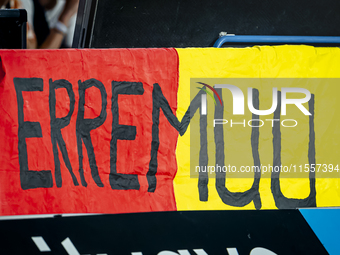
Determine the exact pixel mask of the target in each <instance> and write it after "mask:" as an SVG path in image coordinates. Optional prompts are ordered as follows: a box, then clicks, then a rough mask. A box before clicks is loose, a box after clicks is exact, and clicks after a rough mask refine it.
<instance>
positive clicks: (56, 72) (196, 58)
mask: <svg viewBox="0 0 340 255" xmlns="http://www.w3.org/2000/svg"><path fill="white" fill-rule="evenodd" d="M0 57H1V63H0V98H1V101H0V104H1V106H0V115H1V118H0V152H1V153H0V155H1V156H0V214H2V215H13V214H37V213H38V214H43V213H128V212H147V211H174V210H231V209H277V208H279V209H286V208H297V207H332V206H339V205H340V191H339V189H338V187H339V185H340V179H339V176H340V174H339V171H338V170H339V166H338V165H339V164H340V162H339V160H338V155H339V149H338V146H337V144H338V143H339V141H340V134H339V132H338V130H339V127H340V118H339V114H338V112H337V110H336V109H338V108H339V107H340V105H339V102H338V100H337V95H338V94H339V92H340V91H339V86H336V84H337V78H340V77H339V76H340V75H339V72H338V70H339V68H340V50H339V49H338V48H314V47H310V46H276V47H267V46H263V47H252V48H244V49H233V48H230V49H212V48H206V49H200V48H197V49H195V48H188V49H109V50H94V49H91V50H42V51H40V50H39V51H30V50H2V51H0ZM250 78H251V79H257V80H260V81H261V82H262V83H261V84H262V85H261V84H260V85H254V84H253V85H252V84H250V85H249V86H248V85H247V84H245V85H244V86H243V85H237V84H236V83H235V84H236V85H237V86H239V90H240V91H241V92H242V93H243V94H244V97H245V103H244V106H245V111H244V118H242V121H243V119H245V120H244V121H246V122H247V123H248V121H249V120H250V119H252V116H253V117H254V116H255V117H256V116H257V115H256V114H255V115H254V114H253V115H252V114H251V112H250V110H249V109H248V106H247V88H248V87H251V88H253V89H254V91H255V90H256V91H258V94H259V96H258V97H259V100H258V101H259V102H260V106H259V108H257V107H255V106H254V107H255V108H254V109H255V111H256V109H257V110H264V109H269V108H271V105H272V102H273V100H274V99H273V98H275V97H276V95H279V96H277V98H279V99H278V100H279V102H276V103H277V104H275V105H274V103H273V105H274V106H275V107H274V108H275V109H276V110H275V112H274V110H273V112H271V113H270V114H267V115H265V116H260V117H258V119H257V121H260V120H263V121H264V122H265V121H266V119H275V118H276V117H277V116H279V117H278V118H279V119H280V122H279V123H282V121H284V119H283V116H282V110H281V115H280V112H278V111H279V110H278V109H282V104H284V103H285V102H286V101H284V100H285V99H286V98H284V97H282V94H283V92H284V91H285V88H290V89H291V88H295V87H298V88H301V89H304V90H303V91H308V93H310V96H311V97H310V98H311V99H310V100H308V102H304V103H301V107H300V108H299V107H296V105H294V104H292V103H290V104H291V105H288V106H287V119H288V118H289V119H293V120H295V121H297V122H298V123H299V124H298V125H297V126H296V127H294V129H292V128H291V129H289V128H285V125H286V126H287V125H289V124H288V123H292V122H288V121H286V122H283V126H282V124H281V125H279V126H280V127H278V126H277V123H276V122H275V121H274V120H273V121H272V122H266V125H265V126H263V127H258V128H257V127H256V126H255V124H251V125H250V126H249V125H248V124H247V125H248V126H247V127H245V128H244V130H243V129H240V128H234V129H230V127H227V126H226V125H223V126H222V125H220V126H217V127H216V128H215V127H213V128H212V129H211V132H212V133H211V132H210V131H209V130H210V129H209V125H210V126H211V124H212V123H213V121H214V123H215V122H216V119H218V118H214V114H217V113H218V111H220V110H221V109H222V112H224V113H223V114H224V115H223V117H222V120H223V123H224V122H225V121H224V119H226V120H227V119H228V123H230V118H231V117H230V116H234V115H232V110H231V109H232V106H233V105H232V102H233V101H232V100H229V99H230V98H231V97H230V95H231V94H230V93H229V92H227V90H222V89H218V88H217V87H216V84H215V83H211V84H210V85H209V84H208V83H209V82H210V81H212V80H209V79H222V80H223V79H250ZM267 78H270V79H288V78H289V79H298V80H299V79H309V80H308V82H310V79H314V80H313V81H314V83H313V84H312V85H311V83H308V82H307V83H306V84H304V85H301V84H300V83H299V84H298V85H296V84H295V83H294V82H291V83H290V84H287V85H285V84H282V85H280V86H279V85H277V83H275V82H274V83H273V84H272V85H270V86H267V85H266V84H265V82H264V80H261V79H267ZM315 79H318V80H317V82H316V83H315V81H316V80H315ZM223 81H224V80H223ZM303 81H305V80H303ZM330 81H331V82H330ZM199 83H202V84H203V85H202V84H199ZM330 83H331V85H329V84H330ZM235 84H234V85H233V86H236V85H235ZM325 84H326V85H325ZM327 84H328V85H327ZM300 85H301V86H300ZM209 86H211V88H212V89H213V90H214V91H215V92H216V93H215V92H212V90H211V91H210V89H208V87H209ZM196 87H199V89H197V88H196ZM192 88H194V90H192ZM214 88H215V89H214ZM275 88H276V89H277V93H279V94H272V90H273V89H275ZM192 91H194V92H192ZM287 91H288V92H287V98H288V97H289V95H290V94H289V93H290V92H291V91H290V90H289V89H288V90H287ZM289 91H290V92H289ZM193 93H194V95H193ZM195 93H197V95H198V96H197V95H196V94H195ZM209 93H210V94H211V95H212V97H210V94H209ZM218 93H220V94H218ZM228 93H229V94H228ZM254 93H255V92H254ZM254 93H253V95H255V94H256V93H257V92H256V93H255V94H254ZM306 93H307V92H306ZM308 93H307V94H308ZM307 94H306V98H307ZM202 95H203V96H204V97H201V96H202ZM218 95H220V96H218ZM272 95H273V96H272ZM284 95H286V94H284ZM292 95H293V98H295V96H300V99H299V100H303V98H302V99H301V95H302V93H300V94H298V93H295V94H294V93H293V94H292ZM192 96H194V98H196V99H195V100H196V101H193V98H192ZM196 96H197V97H196ZM229 97H230V98H229ZM202 98H207V102H208V103H207V120H208V124H207V127H208V129H207V130H208V131H207V143H206V144H207V147H208V152H207V155H208V156H209V159H207V160H208V161H207V163H208V164H211V165H214V166H216V162H215V161H214V157H212V156H211V155H212V154H213V153H215V149H211V148H212V147H210V146H215V144H218V143H219V142H218V141H217V140H216V139H215V138H214V132H215V131H216V130H217V128H221V129H220V130H223V131H221V132H222V133H224V136H225V139H224V142H225V145H224V146H223V148H224V152H225V153H223V155H224V154H225V155H226V156H225V161H224V163H225V164H227V163H228V162H229V164H232V165H233V164H235V167H236V165H244V166H249V167H251V166H253V165H256V164H257V163H259V166H261V173H260V175H256V174H251V175H250V177H249V176H248V177H247V178H232V177H228V176H229V175H228V174H226V175H225V174H224V173H222V174H220V175H218V174H217V173H216V174H215V173H210V174H211V176H210V175H204V176H208V177H207V178H206V179H204V178H203V177H202V176H201V177H195V176H193V175H192V173H191V167H193V165H194V163H195V162H196V161H195V160H194V157H193V156H192V155H191V153H192V152H193V149H194V147H193V146H192V144H195V143H196V142H197V144H199V141H203V140H202V137H199V136H198V137H197V139H196V138H195V136H194V132H195V131H196V130H195V129H193V128H194V123H195V121H196V122H197V121H198V122H199V121H200V120H203V119H204V117H202V116H203V115H202V113H200V112H199V111H200V110H201V109H202V107H203V104H202V102H204V100H202ZM219 99H220V100H219ZM253 99H254V98H253ZM282 99H283V101H282ZM280 100H281V101H280ZM214 101H215V102H214ZM255 101H256V100H255ZM255 101H254V100H253V103H254V105H255V104H256V103H255ZM222 103H223V104H222ZM279 103H280V104H281V108H280V107H277V106H278V105H279ZM286 103H287V104H289V102H288V101H287V102H286ZM214 104H215V106H214V107H215V108H214V107H212V106H213V105H214ZM222 105H223V107H224V108H218V107H222ZM297 105H299V104H297ZM189 106H190V107H189ZM195 107H196V108H195ZM274 108H273V109H274ZM219 109H220V110H219ZM228 109H229V110H228ZM301 109H302V110H303V109H305V110H306V111H307V112H308V113H310V112H311V115H307V113H306V112H305V113H303V111H301ZM194 110H195V111H196V112H195V111H194ZM210 111H211V112H214V114H212V113H211V112H210ZM222 112H221V114H222ZM291 112H292V114H293V115H289V114H291ZM229 113H230V114H231V115H229ZM275 114H276V115H275ZM221 116H222V115H221ZM275 116H276V117H275ZM256 118H257V117H256ZM253 119H254V118H253ZM238 121H239V120H238ZM246 122H245V123H246ZM251 123H254V122H251ZM215 124H216V123H215ZM245 125H246V124H245ZM198 127H199V126H198ZM197 130H198V131H197V132H199V128H198V129H197ZM214 130H215V131H214ZM222 133H221V134H222ZM278 134H280V136H279V138H278ZM190 137H191V139H193V140H191V139H190ZM215 137H216V135H215ZM228 139H229V140H228ZM196 140H197V141H196ZM274 140H275V142H274ZM191 143H192V144H191ZM278 144H279V145H280V146H279V147H278ZM275 146H276V147H275ZM254 148H255V149H254ZM277 148H279V150H278V149H277ZM195 150H197V153H200V152H202V151H203V149H202V147H199V146H198V147H197V148H196V147H195ZM278 151H279V153H278ZM254 152H256V153H255V154H254ZM211 153H212V154H211ZM200 155H201V154H200ZM275 155H279V157H275ZM299 155H300V156H299ZM278 158H279V159H280V162H281V165H282V166H286V165H288V166H289V167H290V168H291V169H294V167H295V171H298V172H299V171H301V173H303V174H304V175H302V177H301V176H300V177H299V178H295V177H291V176H289V178H288V177H285V176H284V173H283V170H285V168H281V169H280V172H282V173H267V175H262V174H263V172H264V170H265V167H267V166H268V168H270V166H274V167H275V164H276V163H275V162H278ZM201 159H202V157H200V159H199V160H201ZM255 159H256V160H257V161H256V160H255ZM254 160H255V161H254ZM197 162H198V161H197ZM230 162H231V163H230ZM256 162H257V163H256ZM261 164H262V165H261ZM318 167H319V168H318ZM306 169H307V170H308V171H307V172H306ZM313 169H316V170H313ZM323 169H326V171H323ZM313 171H314V172H313ZM326 172H327V173H328V172H332V173H331V174H330V175H326ZM235 201H236V202H235Z"/></svg>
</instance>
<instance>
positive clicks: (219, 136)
mask: <svg viewBox="0 0 340 255" xmlns="http://www.w3.org/2000/svg"><path fill="white" fill-rule="evenodd" d="M216 91H217V92H218V93H219V94H220V95H222V89H216ZM222 100H223V99H222ZM253 104H254V107H255V108H257V109H259V93H258V90H253ZM214 118H215V119H223V108H222V107H220V106H215V117H214ZM253 119H259V116H257V115H255V114H253ZM214 133H215V145H216V165H220V166H224V165H225V153H224V135H223V125H216V126H215V128H214ZM258 140H259V130H258V127H253V128H252V134H251V147H252V151H253V157H254V165H255V166H260V165H261V164H260V158H259V153H258ZM225 176H226V173H225V172H223V171H216V190H217V192H218V194H219V196H220V198H221V200H222V201H223V203H225V204H227V205H231V206H236V207H243V206H245V205H247V204H249V203H250V202H252V201H254V205H255V208H256V209H257V210H259V209H261V206H262V204H261V199H260V193H259V182H260V177H261V172H255V174H254V183H253V185H252V187H251V188H250V189H249V190H247V191H244V192H230V191H229V190H228V188H227V187H225V179H226V177H225Z"/></svg>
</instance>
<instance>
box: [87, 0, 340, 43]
mask: <svg viewBox="0 0 340 255" xmlns="http://www.w3.org/2000/svg"><path fill="white" fill-rule="evenodd" d="M339 10H340V1H334V0H325V1H319V0H309V1H307V0H299V1H296V0H286V1H273V0H261V1H260V0H257V1H255V0H224V1H222V0H209V1H207V0H195V1H194V0H182V1H181V0H161V1H159V0H158V1H156V0H143V1H141V0H130V1H124V0H115V1H112V0H100V1H98V5H97V10H96V15H95V22H94V27H93V33H92V38H91V40H90V41H89V46H90V47H91V48H120V47H124V48H139V47H209V46H210V47H211V46H213V44H214V42H215V41H216V40H217V39H218V35H219V33H220V32H221V31H224V32H228V33H230V34H236V35H315V36H339V35H340V15H339Z"/></svg>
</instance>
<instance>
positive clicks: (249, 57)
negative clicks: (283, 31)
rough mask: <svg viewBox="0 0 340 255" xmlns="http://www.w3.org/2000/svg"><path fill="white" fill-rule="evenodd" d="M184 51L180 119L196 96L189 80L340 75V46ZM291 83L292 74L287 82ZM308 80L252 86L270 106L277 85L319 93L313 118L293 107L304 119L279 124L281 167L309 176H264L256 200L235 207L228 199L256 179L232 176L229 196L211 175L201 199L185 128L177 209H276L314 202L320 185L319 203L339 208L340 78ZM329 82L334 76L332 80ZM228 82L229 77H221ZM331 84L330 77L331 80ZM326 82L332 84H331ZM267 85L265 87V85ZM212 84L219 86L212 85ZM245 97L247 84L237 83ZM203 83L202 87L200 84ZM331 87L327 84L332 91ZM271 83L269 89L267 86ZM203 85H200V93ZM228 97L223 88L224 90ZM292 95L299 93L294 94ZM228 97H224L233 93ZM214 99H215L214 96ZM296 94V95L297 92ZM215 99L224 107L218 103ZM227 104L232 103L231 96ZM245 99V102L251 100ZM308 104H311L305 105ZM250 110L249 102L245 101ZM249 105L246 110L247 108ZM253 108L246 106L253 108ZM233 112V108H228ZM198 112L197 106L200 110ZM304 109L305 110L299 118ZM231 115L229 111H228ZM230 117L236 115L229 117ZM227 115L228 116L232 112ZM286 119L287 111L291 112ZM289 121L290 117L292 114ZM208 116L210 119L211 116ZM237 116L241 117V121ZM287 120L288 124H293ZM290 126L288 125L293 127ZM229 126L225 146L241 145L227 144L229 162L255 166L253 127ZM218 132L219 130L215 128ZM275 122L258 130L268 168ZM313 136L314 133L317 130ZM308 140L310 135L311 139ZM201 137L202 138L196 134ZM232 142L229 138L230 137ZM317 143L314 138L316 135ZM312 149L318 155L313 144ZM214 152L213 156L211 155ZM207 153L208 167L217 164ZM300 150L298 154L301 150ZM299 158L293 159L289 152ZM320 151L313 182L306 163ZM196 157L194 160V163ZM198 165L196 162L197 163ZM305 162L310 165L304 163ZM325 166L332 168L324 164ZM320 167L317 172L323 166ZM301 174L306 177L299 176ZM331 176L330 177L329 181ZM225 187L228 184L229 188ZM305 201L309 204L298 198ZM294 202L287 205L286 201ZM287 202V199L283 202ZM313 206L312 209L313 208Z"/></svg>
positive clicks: (315, 95) (179, 155)
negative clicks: (311, 128)
mask: <svg viewBox="0 0 340 255" xmlns="http://www.w3.org/2000/svg"><path fill="white" fill-rule="evenodd" d="M177 51H178V55H179V90H178V109H177V117H178V119H179V120H181V119H182V117H183V116H184V114H185V112H186V111H187V109H188V107H189V105H190V102H191V99H190V87H192V86H193V85H192V84H191V85H190V83H191V81H193V80H194V81H201V82H209V80H208V79H209V78H218V79H221V80H223V79H224V78H230V79H232V78H340V49H338V48H315V47H311V46H276V47H270V46H262V47H252V48H240V49H235V48H224V49H215V48H208V49H194V48H188V49H177ZM288 80H289V81H292V80H291V79H287V81H288ZM310 80H313V82H312V83H308V82H307V83H305V84H302V85H301V84H300V83H299V84H294V82H288V83H284V82H283V84H279V85H277V83H275V84H273V85H272V86H270V87H269V88H268V85H267V84H265V83H261V82H260V83H256V84H255V83H254V84H253V85H250V86H248V87H253V88H256V89H258V90H259V95H260V96H259V98H260V109H261V110H262V109H269V108H270V106H271V103H272V97H271V93H272V88H273V87H278V90H281V89H282V87H291V88H292V87H299V88H305V89H308V90H309V91H310V93H311V94H312V95H313V98H314V99H315V101H314V106H315V114H313V119H312V122H311V120H310V118H308V117H307V116H304V115H303V116H301V112H300V111H299V109H297V108H296V107H295V108H294V106H293V105H288V106H287V112H288V111H289V112H292V115H290V116H289V119H292V118H293V119H296V120H297V121H298V122H299V124H298V125H297V126H296V127H295V128H285V127H281V140H280V141H281V144H280V146H281V148H282V151H281V160H282V165H288V166H290V167H291V168H293V169H294V167H295V169H296V171H301V172H302V174H304V175H305V177H306V178H290V176H289V177H288V178H287V176H286V178H284V177H285V176H284V173H282V174H281V176H280V178H276V179H275V178H272V177H271V176H270V175H269V176H268V175H266V176H262V178H260V180H259V184H258V185H259V186H258V192H259V196H257V197H256V200H257V201H256V202H255V204H256V205H255V204H254V201H252V202H249V203H248V204H246V205H242V206H240V205H238V206H232V205H230V203H229V204H228V199H226V197H228V196H229V195H230V193H233V194H236V193H237V192H239V193H238V194H239V195H240V196H241V197H242V193H243V192H246V191H247V190H250V188H251V187H252V185H253V184H254V178H228V175H227V178H226V182H225V187H226V188H227V190H228V191H229V192H230V193H228V192H227V193H226V194H224V195H225V196H224V197H223V196H222V195H221V189H220V191H218V188H217V186H218V185H216V178H214V174H212V175H211V176H210V175H209V176H210V177H211V178H208V184H207V192H208V196H207V198H203V199H202V194H200V193H199V188H198V178H192V177H193V176H191V175H190V126H189V128H188V130H187V131H186V133H185V134H184V135H183V136H181V137H179V139H178V144H177V151H176V155H177V164H178V172H177V175H176V177H175V180H174V188H175V197H176V203H177V209H178V210H232V209H255V207H256V209H276V208H278V207H279V208H285V207H291V206H293V207H294V204H295V205H297V206H299V205H303V204H313V203H310V200H313V198H312V197H311V196H312V190H313V187H315V193H314V200H315V205H316V206H317V207H331V206H340V178H339V174H340V171H337V169H336V168H337V165H338V164H339V165H340V158H339V155H340V150H339V149H338V148H337V147H338V146H337V145H338V144H339V142H340V132H339V131H338V130H339V129H340V114H339V113H338V110H337V109H340V103H338V102H337V101H338V100H336V98H337V97H338V95H340V84H339V86H337V79H333V81H332V82H331V85H328V86H325V84H326V83H327V82H325V79H320V81H316V80H315V79H310ZM328 81H329V79H328ZM222 82H223V81H222ZM328 83H329V82H328ZM328 83H327V84H328ZM261 84H262V85H261ZM209 85H211V86H214V84H209ZM238 86H239V87H240V89H241V90H242V92H243V94H244V95H245V100H247V97H246V96H247V85H244V86H242V85H238ZM201 87H202V86H201ZM326 87H327V88H326ZM264 88H265V89H264ZM198 91H199V90H197V93H198ZM223 94H225V92H224V91H223ZM293 94H294V93H293ZM227 96H228V95H226V96H224V97H227ZM208 97H209V96H208ZM293 98H294V97H293ZM216 101H217V104H218V100H216ZM229 101H230V102H228V103H226V105H225V106H224V111H226V107H229V108H230V107H231V106H232V105H231V102H232V101H231V100H229ZM245 102H246V101H245ZM213 106H214V102H213V101H212V99H210V101H209V99H208V108H210V109H211V108H213ZM303 106H304V107H305V108H306V109H309V108H308V104H307V103H306V104H303ZM245 107H247V103H245ZM246 109H247V108H246ZM247 111H248V109H247ZM247 111H246V112H245V115H244V118H245V119H247V121H248V119H251V116H252V115H251V113H249V111H248V112H247ZM230 112H231V110H230ZM198 114H200V113H199V111H197V112H196V114H195V117H194V118H193V119H192V121H195V118H198V117H197V116H196V115H198ZM299 114H300V115H299ZM229 115H230V114H229ZM230 116H232V115H230ZM230 116H229V117H230ZM287 116H288V114H287ZM266 118H268V119H273V118H274V117H273V114H271V115H268V116H261V117H260V119H261V120H263V121H265V119H266ZM287 118H288V117H287ZM209 119H210V121H209ZM211 119H212V116H211V115H209V111H208V128H209V125H210V126H211V123H210V122H211V121H212V120H211ZM237 120H239V117H238V119H237ZM287 123H288V122H287ZM287 123H286V124H287ZM311 123H312V126H313V128H314V131H315V135H314V137H315V145H313V144H311V143H310V138H311V136H310V135H309V137H308V133H310V126H311ZM223 128H224V129H225V130H227V131H228V134H229V136H228V137H226V138H225V139H226V141H227V143H228V144H229V145H230V144H231V145H235V144H236V143H237V144H238V146H234V147H230V146H229V147H225V150H226V151H225V153H226V160H229V162H232V163H233V164H236V165H237V164H238V165H248V166H252V165H253V164H254V162H253V158H252V152H253V151H252V148H251V146H250V135H251V132H252V131H251V130H252V129H251V128H250V127H249V126H247V127H246V128H245V129H242V132H241V131H240V130H241V129H230V126H228V127H227V126H225V127H223ZM212 130H213V128H212ZM272 131H273V130H272V126H271V125H270V124H268V123H266V125H264V126H263V127H261V128H260V130H259V146H258V148H259V149H258V150H259V157H260V160H261V163H262V164H263V165H270V164H271V165H273V160H274V159H273V153H274V151H273V150H274V148H273V147H274V146H273V132H272ZM312 136H313V134H312ZM308 138H309V139H308ZM198 139H199V137H198ZM228 139H229V140H228ZM207 140H208V151H209V153H210V154H211V151H214V148H213V147H211V146H212V145H214V143H215V142H214V134H211V133H209V132H208V134H207ZM312 140H313V139H312ZM209 146H210V147H209ZM313 146H314V148H315V153H314V154H313V151H311V149H310V148H312V147H313ZM209 153H208V154H209ZM210 154H209V164H211V165H214V164H215V163H216V162H215V161H214V160H213V159H212V158H213V157H212V156H211V155H210ZM296 154H299V155H296ZM292 155H294V158H297V159H298V160H295V159H294V160H292V159H291V158H290V157H291V156H292ZM311 155H312V156H313V155H314V158H315V164H319V166H318V165H316V166H315V168H316V171H315V179H314V181H312V180H309V178H308V173H307V174H306V173H305V172H304V171H305V167H307V168H309V167H310V165H309V164H310V163H313V162H312V161H313V160H311V158H313V157H312V156H311ZM192 161H193V160H192ZM191 163H192V164H193V162H191ZM306 164H307V166H306ZM325 165H326V166H325ZM318 168H319V169H318ZM323 168H325V169H326V171H329V172H330V171H331V168H332V169H333V170H332V174H331V175H327V176H326V175H324V173H325V172H326V171H324V172H323ZM300 177H301V176H300ZM325 177H327V178H325ZM275 185H276V188H277V185H279V190H280V192H281V194H279V195H278V194H277V193H276V194H274V193H275V191H273V190H275V188H274V186H275ZM223 188H224V187H223ZM302 199H304V200H305V202H306V203H299V201H300V200H302ZM288 200H289V201H290V202H289V203H285V201H288ZM282 201H283V202H282ZM315 205H314V206H315Z"/></svg>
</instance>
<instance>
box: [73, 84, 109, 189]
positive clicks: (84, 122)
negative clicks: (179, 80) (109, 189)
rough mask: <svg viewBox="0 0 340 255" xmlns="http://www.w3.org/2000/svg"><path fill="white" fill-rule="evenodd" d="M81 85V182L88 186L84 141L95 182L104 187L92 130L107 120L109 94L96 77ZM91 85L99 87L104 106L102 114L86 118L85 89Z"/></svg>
mask: <svg viewBox="0 0 340 255" xmlns="http://www.w3.org/2000/svg"><path fill="white" fill-rule="evenodd" d="M78 85H79V106H78V117H77V123H76V134H77V146H78V155H79V174H80V179H81V184H82V185H83V186H84V187H87V182H86V181H85V177H84V169H83V148H82V142H84V145H85V147H86V150H87V155H88V158H89V163H90V168H91V175H92V178H93V180H94V182H95V183H96V184H97V186H98V187H104V184H103V183H102V181H101V179H100V176H99V173H98V167H97V163H96V157H95V153H94V149H93V144H92V141H91V135H90V131H91V130H94V129H96V128H98V127H99V126H101V125H102V124H103V123H104V122H105V120H106V115H107V113H106V106H107V99H106V97H107V94H106V90H105V87H104V85H103V83H101V82H100V81H98V80H96V79H89V80H86V81H84V82H81V81H78ZM91 87H95V88H97V89H99V91H100V94H101V100H102V108H101V111H100V115H99V116H98V117H96V118H94V119H85V118H84V105H85V91H86V89H89V88H91Z"/></svg>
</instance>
